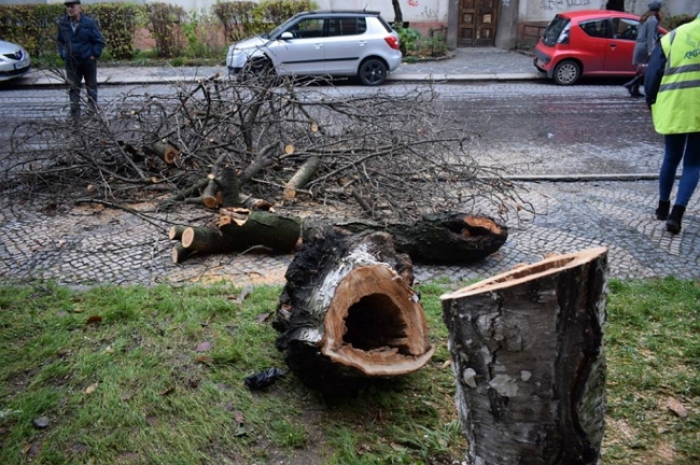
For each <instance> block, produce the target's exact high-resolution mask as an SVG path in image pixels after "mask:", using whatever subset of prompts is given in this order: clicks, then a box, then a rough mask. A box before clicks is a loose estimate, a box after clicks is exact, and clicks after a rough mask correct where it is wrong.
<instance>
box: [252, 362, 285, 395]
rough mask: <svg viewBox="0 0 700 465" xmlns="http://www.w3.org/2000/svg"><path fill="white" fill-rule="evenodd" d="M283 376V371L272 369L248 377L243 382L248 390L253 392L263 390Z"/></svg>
mask: <svg viewBox="0 0 700 465" xmlns="http://www.w3.org/2000/svg"><path fill="white" fill-rule="evenodd" d="M284 375H285V373H284V371H282V370H280V369H279V368H274V367H273V368H268V369H267V370H265V371H261V372H260V373H256V374H254V375H252V376H248V377H247V378H246V379H245V380H244V381H245V385H246V386H247V387H248V389H250V390H251V391H254V390H256V389H265V388H266V387H268V386H269V385H271V384H272V383H274V382H275V381H277V380H278V379H280V378H281V377H283V376H284Z"/></svg>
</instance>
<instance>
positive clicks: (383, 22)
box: [377, 16, 393, 32]
mask: <svg viewBox="0 0 700 465" xmlns="http://www.w3.org/2000/svg"><path fill="white" fill-rule="evenodd" d="M377 19H378V20H379V22H380V23H381V25H382V26H384V29H386V32H391V31H393V29H392V28H391V26H390V25H389V23H387V22H386V21H385V20H384V18H382V17H381V16H377Z"/></svg>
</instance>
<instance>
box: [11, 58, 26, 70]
mask: <svg viewBox="0 0 700 465" xmlns="http://www.w3.org/2000/svg"><path fill="white" fill-rule="evenodd" d="M14 66H15V69H22V68H26V67H27V66H29V60H27V59H24V60H22V61H18V62H17V63H15V65H14Z"/></svg>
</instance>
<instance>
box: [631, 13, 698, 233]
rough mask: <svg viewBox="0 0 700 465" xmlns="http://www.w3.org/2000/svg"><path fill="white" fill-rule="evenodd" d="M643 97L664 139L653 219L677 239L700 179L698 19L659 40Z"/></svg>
mask: <svg viewBox="0 0 700 465" xmlns="http://www.w3.org/2000/svg"><path fill="white" fill-rule="evenodd" d="M644 92H645V93H646V101H647V104H648V105H649V108H651V114H652V118H653V119H654V128H655V129H656V132H658V133H659V134H663V136H664V142H665V144H666V151H665V154H664V160H663V162H662V164H661V170H660V172H659V206H658V208H657V209H656V218H658V219H659V220H666V229H667V230H668V231H669V232H670V233H671V234H678V233H679V232H680V231H681V223H682V221H683V214H684V213H685V208H686V206H687V205H688V202H689V201H690V197H691V196H692V195H693V192H694V191H695V188H696V187H697V185H698V179H700V15H698V17H697V18H696V19H695V21H692V22H690V23H687V24H684V25H682V26H678V27H677V28H676V29H674V30H672V31H671V32H669V33H668V34H666V35H665V36H664V37H663V38H662V39H661V42H660V46H659V47H656V49H655V50H654V53H652V54H651V57H650V59H649V67H648V68H647V73H646V78H645V83H644ZM681 161H683V173H682V174H681V180H680V182H679V184H678V192H677V193H676V201H675V202H674V204H673V209H671V212H670V214H669V209H670V207H671V190H673V184H674V182H675V178H676V170H677V169H678V165H679V164H680V163H681Z"/></svg>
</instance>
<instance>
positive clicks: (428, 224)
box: [303, 212, 508, 264]
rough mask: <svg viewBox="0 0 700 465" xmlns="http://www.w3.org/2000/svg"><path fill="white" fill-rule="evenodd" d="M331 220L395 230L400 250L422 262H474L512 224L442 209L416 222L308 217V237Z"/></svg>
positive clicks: (492, 248) (493, 246)
mask: <svg viewBox="0 0 700 465" xmlns="http://www.w3.org/2000/svg"><path fill="white" fill-rule="evenodd" d="M329 221H333V223H334V224H335V225H336V226H338V227H341V228H343V229H346V230H348V231H351V232H360V231H367V230H371V231H386V232H388V233H389V234H391V236H392V238H393V241H394V246H395V247H396V250H397V251H399V252H402V253H407V254H408V255H410V256H411V259H412V260H413V261H415V262H421V263H435V264H464V263H470V262H474V261H477V260H481V259H483V258H485V257H487V256H489V255H491V254H492V253H494V252H496V251H497V250H498V249H500V248H501V246H502V245H503V244H505V242H506V240H507V239H508V228H507V227H506V226H505V225H502V224H499V223H498V222H497V221H496V220H494V219H493V218H490V217H488V216H478V215H471V214H467V213H460V212H440V213H435V214H431V215H425V216H423V217H422V218H421V219H420V220H418V221H416V222H414V223H405V222H404V223H400V222H390V223H377V222H372V221H365V220H358V219H350V220H345V221H342V220H329V219H326V218H320V219H314V218H307V219H305V220H304V229H303V235H304V240H306V236H307V235H310V234H313V233H314V230H316V229H319V228H322V227H324V224H327V223H328V222H329Z"/></svg>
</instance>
